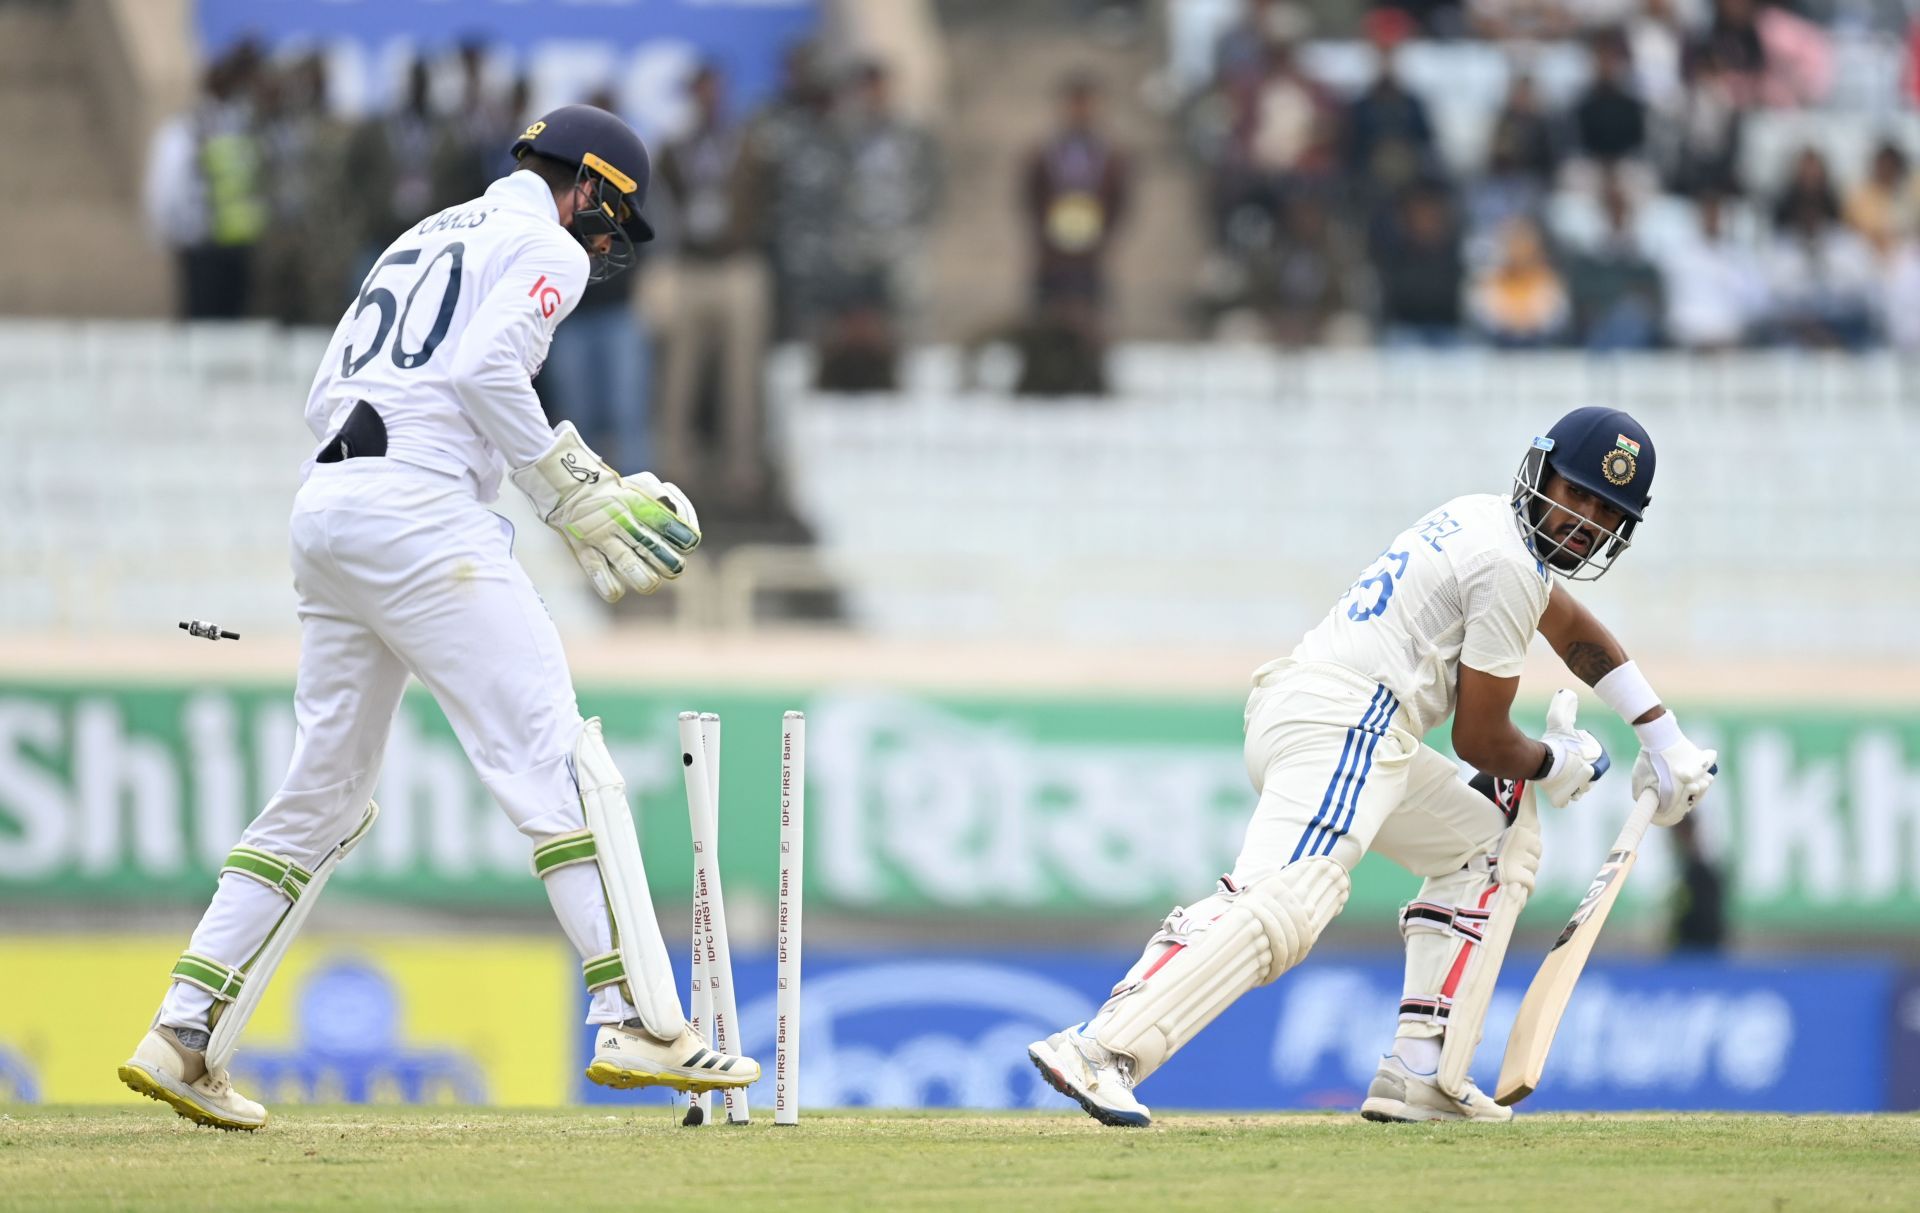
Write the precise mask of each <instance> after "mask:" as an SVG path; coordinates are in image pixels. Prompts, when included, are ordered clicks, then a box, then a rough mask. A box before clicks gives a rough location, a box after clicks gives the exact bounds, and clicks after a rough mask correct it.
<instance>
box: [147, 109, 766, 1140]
mask: <svg viewBox="0 0 1920 1213" xmlns="http://www.w3.org/2000/svg"><path fill="white" fill-rule="evenodd" d="M511 151H512V154H513V156H514V158H515V160H516V162H517V165H518V167H517V168H516V169H515V170H514V171H513V172H511V173H509V174H508V175H507V176H505V177H503V178H501V179H500V180H498V181H496V182H494V183H493V184H492V185H491V186H490V187H488V189H487V191H486V192H485V193H484V194H482V195H481V196H480V197H478V198H475V199H473V200H472V201H471V202H466V203H462V204H461V205H459V206H454V207H449V208H448V209H446V210H444V211H441V212H439V213H438V214H435V215H429V216H426V217H425V218H424V219H422V220H421V221H420V222H419V223H418V224H417V225H416V226H414V227H411V228H409V229H408V230H406V231H404V232H402V233H400V236H399V237H398V238H397V239H396V240H395V241H394V242H393V243H392V244H391V245H389V246H388V247H387V249H386V251H385V252H384V253H383V254H382V255H381V257H380V259H379V261H378V262H376V263H375V265H374V267H373V269H372V271H371V272H370V273H369V274H368V275H367V277H366V280H365V282H364V283H363V284H362V286H361V288H360V295H359V298H358V299H356V300H355V301H354V303H353V304H352V305H351V306H350V307H349V308H348V310H347V313H346V315H345V316H344V317H343V318H342V319H341V321H340V324H339V326H338V327H337V328H336V329H335V330H334V334H333V339H332V342H331V344H330V345H329V346H328V347H327V352H326V354H325V356H324V357H323V358H322V359H321V363H320V369H319V372H318V373H317V374H316V375H315V377H314V380H313V387H312V390H311V391H310V392H309V394H308V397H307V402H306V420H307V424H308V426H309V427H310V428H311V429H312V431H313V436H314V441H315V443H316V446H315V448H314V451H313V455H312V458H311V459H309V460H308V462H307V464H306V466H305V468H304V473H305V474H304V478H303V482H302V484H301V487H300V491H299V493H298V494H297V495H296V496H295V498H294V506H293V517H292V521H291V540H292V542H291V548H292V563H293V574H294V588H295V590H296V592H297V593H298V596H299V612H300V669H299V675H298V680H297V683H296V687H295V691H294V715H295V719H296V722H297V724H298V726H299V732H298V735H297V737H296V739H295V742H294V747H293V758H292V761H291V763H290V765H289V767H288V770H287V774H286V777H285V779H284V781H283V782H282V783H281V785H280V789H279V791H277V792H276V793H275V794H274V796H273V798H272V799H271V800H270V801H268V803H267V806H266V807H265V808H264V809H263V810H262V811H261V813H260V815H259V816H258V817H257V818H255V819H254V821H253V823H252V824H251V825H249V826H248V827H247V830H246V832H245V834H244V835H243V836H242V837H241V839H240V845H238V846H237V847H235V848H234V849H233V852H232V854H231V855H229V856H228V858H227V862H226V865H225V866H224V867H223V868H222V869H221V871H220V881H219V886H218V888H217V889H216V890H215V893H214V897H213V903H212V905H210V906H209V907H208V908H207V912H206V914H205V916H204V917H202V918H201V920H200V924H199V926H198V927H197V928H196V929H195V930H194V932H193V939H192V941H191V943H189V945H188V947H187V950H186V952H185V953H184V954H183V955H182V956H181V957H180V960H179V962H178V963H177V964H175V965H174V967H173V972H172V983H171V985H170V987H169V989H168V991H167V994H166V997H165V1000H164V1001H163V1002H162V1003H161V1005H160V1010H159V1012H158V1013H157V1014H156V1015H155V1016H154V1020H153V1026H152V1028H151V1030H149V1031H148V1032H147V1034H146V1036H145V1038H144V1039H142V1040H141V1041H140V1043H139V1047H138V1048H136V1049H135V1050H134V1053H133V1056H132V1057H131V1058H129V1059H128V1060H127V1061H126V1062H125V1063H124V1064H123V1065H122V1066H121V1067H120V1078H121V1081H123V1082H125V1083H126V1084H127V1085H128V1086H129V1087H131V1088H133V1089H134V1090H135V1091H138V1092H140V1093H141V1094H144V1095H149V1096H152V1097H153V1098H155V1099H159V1100H162V1101H164V1102H166V1103H167V1104H170V1105H171V1106H172V1107H173V1108H174V1110H175V1111H177V1112H179V1113H180V1115H182V1116H185V1117H187V1118H188V1119H190V1120H193V1121H196V1122H198V1123H201V1124H206V1125H213V1126H217V1127H219V1128H224V1129H258V1128H260V1127H261V1126H262V1125H264V1124H265V1123H266V1120H267V1112H266V1109H265V1108H263V1107H262V1106H261V1105H260V1104H258V1103H256V1102H255V1101H253V1100H251V1099H249V1098H247V1097H246V1096H245V1095H242V1094H241V1093H240V1092H239V1091H237V1090H235V1089H234V1086H233V1083H232V1078H231V1075H230V1072H229V1063H230V1062H231V1060H232V1058H233V1055H234V1048H235V1044H236V1042H237V1040H238V1039H239V1036H240V1033H241V1031H242V1029H244V1028H245V1026H246V1023H247V1020H248V1017H249V1016H250V1015H252V1013H253V1010H254V1008H255V1007H256V1006H257V1005H258V1004H259V1001H260V999H261V997H262V996H263V995H264V994H265V992H266V989H267V986H268V983H269V981H271V980H272V977H273V973H274V970H275V968H276V967H277V966H278V965H279V963H280V960H281V958H282V957H283V956H285V954H286V952H287V949H288V948H289V947H290V946H291V944H292V943H293V940H294V937H295V936H296V935H297V934H298V933H299V930H300V927H301V924H302V923H303V922H305V920H306V918H307V917H308V915H309V914H310V913H311V911H312V909H313V905H314V902H315V901H316V900H317V899H318V898H319V896H320V892H321V890H322V888H323V887H324V886H325V885H326V883H327V880H328V878H329V876H330V875H331V874H332V872H333V870H334V868H335V867H336V866H337V865H338V864H339V863H340V861H341V858H342V857H343V856H344V855H345V854H346V853H347V852H348V851H349V850H350V849H352V847H353V846H354V844H355V843H357V842H358V841H359V840H360V839H361V838H362V836H364V835H365V834H366V832H367V830H368V829H369V828H371V827H373V826H374V818H375V812H376V811H375V809H374V807H373V804H372V801H371V799H370V797H371V793H372V790H373V787H374V785H375V783H376V782H377V781H378V779H379V774H380V761H381V756H382V754H383V752H384V750H385V748H386V743H387V734H388V731H389V730H390V729H391V727H392V724H393V717H394V713H395V711H396V710H398V708H399V706H400V696H401V692H402V691H403V690H404V689H405V688H406V684H407V680H408V678H409V676H411V677H415V678H418V679H419V680H420V681H421V682H422V683H424V684H425V685H426V687H427V689H428V690H429V691H431V692H432V693H433V696H434V698H435V699H436V700H437V701H439V704H440V707H441V709H442V710H443V711H444V712H445V713H446V716H447V720H448V722H449V723H450V724H452V726H453V730H454V732H455V733H456V734H457V735H458V736H459V739H460V743H461V745H462V746H463V747H464V748H465V750H466V753H467V757H468V759H469V760H470V761H471V762H472V763H473V766H474V770H475V771H476V772H477V773H478V774H479V776H480V779H481V781H482V782H483V783H485V784H486V787H487V790H488V791H489V792H491V793H492V795H493V798H494V800H495V801H496V802H497V803H498V804H499V806H500V808H501V809H502V810H504V811H505V812H506V814H507V816H508V817H509V818H511V819H512V821H513V824H514V825H515V826H516V827H517V828H518V829H519V831H520V832H521V834H523V835H524V836H525V837H526V838H527V839H528V840H529V842H530V843H531V847H530V850H531V853H532V867H533V874H534V875H535V876H538V877H539V878H540V879H541V880H542V881H543V882H544V884H545V885H546V891H547V897H548V900H550V901H551V902H552V903H553V910H554V913H555V915H556V916H557V917H558V918H559V920H560V926H561V928H562V930H563V931H564V932H565V933H566V936H567V938H568V939H569V940H570V941H571V942H572V943H573V945H574V947H575V948H576V949H577V950H578V952H579V953H580V957H581V961H582V971H583V973H584V975H585V979H586V986H587V989H588V990H589V991H590V992H591V1000H590V1005H589V1010H588V1014H587V1019H588V1022H589V1023H592V1024H597V1025H599V1030H598V1033H597V1035H596V1038H595V1042H594V1057H593V1061H592V1064H591V1065H590V1066H589V1067H588V1069H587V1077H588V1078H590V1079H592V1080H593V1081H595V1082H598V1083H602V1084H605V1085H608V1086H614V1087H636V1086H668V1087H674V1088H678V1089H680V1090H686V1091H700V1090H708V1089H711V1088H715V1087H735V1086H745V1085H747V1084H749V1083H751V1082H753V1081H754V1080H755V1079H757V1078H758V1077H759V1076H760V1067H759V1066H758V1065H757V1064H755V1063H754V1061H753V1060H752V1059H751V1058H745V1057H733V1056H728V1055H725V1054H721V1053H717V1052H715V1051H714V1050H711V1049H709V1048H707V1046H706V1042H705V1041H703V1040H701V1039H700V1037H699V1036H698V1034H697V1033H695V1032H694V1031H693V1030H692V1029H691V1028H690V1027H688V1025H687V1021H686V1017H685V1015H684V1014H683V1013H682V1011H681V1005H680V997H679V993H678V991H677V990H676V988H675V985H674V978H673V970H672V968H671V966H670V964H669V962H668V958H667V951H666V945H665V944H664V943H663V942H662V941H661V938H660V927H659V924H658V923H657V922H656V921H655V920H654V913H653V901H652V898H651V897H650V896H649V895H648V890H647V880H646V873H645V870H644V869H643V868H642V866H641V862H640V849H639V844H638V842H637V840H636V837H635V834H634V827H633V817H632V814H631V811H630V810H629V808H628V805H627V799H626V793H625V785H624V783H623V782H622V780H621V778H620V772H619V771H618V770H617V769H616V768H615V767H614V764H613V759H612V757H611V756H610V755H609V754H608V752H607V747H606V744H605V742H604V741H603V740H602V739H601V735H600V722H599V721H598V720H597V719H595V720H582V719H581V718H580V710H579V707H578V705H577V704H576V702H575V699H574V691H573V680H572V677H571V675H570V674H569V673H568V670H567V659H566V654H565V652H564V650H563V649H562V648H561V645H560V636H559V633H558V631H557V630H556V629H555V627H554V624H553V620H552V619H551V618H550V617H549V616H548V615H547V611H546V608H545V606H544V605H543V604H542V603H541V601H540V596H539V595H538V594H537V593H536V592H535V591H534V588H533V584H532V583H531V582H530V581H529V580H528V579H527V575H526V573H525V572H524V571H523V570H522V569H521V567H520V565H519V564H518V563H517V562H516V561H515V560H514V559H513V553H512V547H513V528H512V526H511V525H510V524H508V523H507V521H506V520H505V519H503V518H501V517H500V516H499V515H497V514H494V513H492V512H491V511H489V510H488V509H487V508H486V505H487V503H488V502H491V501H492V500H493V499H494V498H495V497H496V496H497V495H498V493H499V488H500V482H501V478H502V472H503V471H504V472H508V473H509V474H510V476H511V479H512V481H513V483H514V485H515V486H516V487H517V488H518V489H519V490H520V491H521V492H523V493H525V494H526V495H527V497H528V498H529V499H531V501H532V502H533V505H534V509H535V511H536V512H537V513H538V514H539V515H540V517H541V518H542V519H544V520H545V521H546V523H547V524H548V525H549V526H551V527H553V528H554V529H555V530H556V531H558V532H559V534H560V536H561V538H562V539H563V540H564V541H565V542H566V544H567V545H568V547H569V548H570V549H571V550H572V552H573V555H574V557H575V559H576V560H577V561H578V562H579V564H580V567H581V570H582V572H584V573H585V574H586V576H587V579H588V580H589V581H590V582H591V583H592V584H593V587H594V589H595V590H596V591H597V592H598V593H599V594H600V596H601V597H602V598H605V599H606V600H607V601H609V602H612V601H614V600H615V599H617V598H619V597H621V596H622V595H623V594H624V593H626V591H627V590H629V589H631V590H634V591H637V592H639V593H642V594H646V593H651V592H653V591H654V590H656V589H658V588H659V587H660V586H661V585H663V584H664V583H666V582H667V581H670V580H672V579H673V578H675V577H678V576H679V575H680V573H681V572H682V570H684V569H685V567H686V563H687V559H688V557H689V556H690V555H691V553H692V552H693V550H694V548H695V546H696V545H698V543H699V541H700V529H699V527H700V523H699V519H698V517H697V516H696V515H695V513H694V509H693V505H692V503H691V502H689V501H688V500H687V498H686V495H685V494H683V493H682V492H680V490H679V489H677V488H675V487H674V486H673V485H670V484H664V483H662V482H661V481H660V480H658V479H657V478H655V477H654V476H653V475H651V474H649V473H644V472H642V473H638V474H635V475H628V476H622V475H621V474H620V473H619V472H618V471H616V470H615V469H614V468H612V467H610V466H608V465H607V463H606V462H605V461H604V460H602V459H601V458H600V457H599V456H598V455H597V454H595V453H594V452H593V451H592V450H591V449H589V448H588V447H587V445H586V444H585V443H584V442H582V441H581V440H580V436H579V434H577V433H576V432H575V431H574V428H573V426H572V424H571V423H566V422H563V423H562V424H561V425H560V426H559V427H558V428H555V427H553V426H551V425H549V424H548V422H547V420H546V418H545V417H544V416H543V414H542V413H541V410H540V403H539V401H538V399H537V398H536V397H535V395H534V391H533V385H532V379H533V376H534V375H535V374H537V373H538V372H539V369H540V366H541V364H542V362H543V361H544V360H545V359H546V355H547V349H548V346H549V343H550V342H551V341H552V340H553V332H554V329H555V328H556V327H558V326H559V324H560V323H561V321H563V320H565V319H566V318H567V316H568V314H569V313H570V312H572V310H573V308H574V306H575V305H576V304H577V303H579V301H580V294H581V291H582V290H584V289H585V288H586V285H587V283H589V282H595V281H601V280H604V279H607V278H611V277H613V276H614V275H616V274H618V273H620V272H621V271H622V270H624V269H626V268H627V267H629V266H631V265H632V264H633V263H634V260H635V258H636V249H635V246H636V245H637V244H639V243H641V242H644V241H646V240H648V239H649V238H651V236H652V229H651V228H650V227H649V225H648V223H647V221H646V219H645V218H643V217H642V215H641V206H642V204H643V203H644V202H645V200H646V192H647V181H648V176H649V163H648V159H647V150H646V147H645V146H644V145H643V144H642V143H641V141H640V137H639V136H638V135H636V134H634V132H633V131H632V130H631V129H630V128H628V126H627V125H626V123H624V122H622V121H621V120H620V119H619V118H617V117H615V116H614V115H613V114H610V113H607V112H606V111H605V110H600V109H595V108H594V107H592V106H586V105H570V106H563V107H562V108H560V109H557V110H555V111H553V112H552V113H549V114H547V115H546V116H545V117H544V118H542V119H540V120H539V121H538V122H535V123H533V124H532V125H530V126H529V127H527V129H526V130H525V132H523V133H522V134H521V136H520V138H519V139H518V140H516V141H515V142H514V144H513V147H512V149H511Z"/></svg>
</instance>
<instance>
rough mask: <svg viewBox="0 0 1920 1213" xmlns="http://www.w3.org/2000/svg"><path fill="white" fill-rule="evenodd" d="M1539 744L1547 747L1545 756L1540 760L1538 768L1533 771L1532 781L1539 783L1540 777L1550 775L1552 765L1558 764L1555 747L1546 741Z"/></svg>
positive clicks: (1557, 751) (1543, 777) (1558, 759)
mask: <svg viewBox="0 0 1920 1213" xmlns="http://www.w3.org/2000/svg"><path fill="white" fill-rule="evenodd" d="M1541 744H1542V745H1545V746H1546V747H1547V756H1546V757H1545V758H1543V759H1541V760H1540V767H1539V769H1538V770H1536V771H1534V773H1533V782H1534V783H1539V782H1540V781H1541V780H1542V779H1545V778H1547V777H1548V776H1550V775H1552V774H1553V768H1554V766H1555V765H1556V764H1558V763H1559V761H1560V751H1559V750H1557V749H1555V748H1554V747H1553V746H1552V745H1551V744H1549V743H1547V742H1541Z"/></svg>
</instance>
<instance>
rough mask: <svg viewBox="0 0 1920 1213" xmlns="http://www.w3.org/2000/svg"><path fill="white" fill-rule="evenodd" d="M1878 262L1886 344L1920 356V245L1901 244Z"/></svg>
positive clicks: (1906, 242)
mask: <svg viewBox="0 0 1920 1213" xmlns="http://www.w3.org/2000/svg"><path fill="white" fill-rule="evenodd" d="M1879 260H1880V289H1881V294H1880V314H1881V316H1882V317H1883V318H1884V323H1885V326H1886V332H1887V341H1888V343H1889V344H1891V345H1892V346H1893V348H1894V349H1896V350H1899V351H1900V352H1901V353H1903V354H1912V353H1916V352H1920V241H1915V240H1911V239H1908V240H1902V241H1900V242H1899V243H1898V244H1896V245H1894V246H1893V247H1892V248H1891V249H1889V250H1888V251H1887V252H1885V253H1884V254H1882V255H1881V257H1880V259H1879Z"/></svg>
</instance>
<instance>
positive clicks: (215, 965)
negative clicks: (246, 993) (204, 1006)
mask: <svg viewBox="0 0 1920 1213" xmlns="http://www.w3.org/2000/svg"><path fill="white" fill-rule="evenodd" d="M173 976H174V978H175V980H178V981H184V982H186V983H187V984H188V985H195V986H199V987H200V988H201V989H203V990H205V991H206V992H207V993H209V994H211V995H213V996H214V997H215V998H218V999H220V1000H221V1001H222V1002H232V1001H233V1000H234V999H236V998H238V997H239V996H240V987H241V986H244V985H245V984H247V975H246V974H245V973H242V972H241V971H240V970H239V969H235V968H231V967H229V966H227V965H223V964H221V963H220V962H219V961H217V960H214V959H212V958H210V957H206V956H197V955H195V954H194V953H192V952H183V953H181V955H180V959H179V960H178V961H176V962H175V963H174V966H173Z"/></svg>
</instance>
